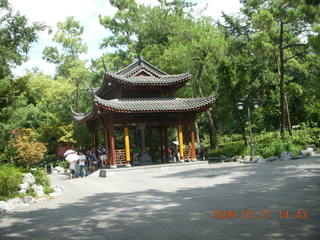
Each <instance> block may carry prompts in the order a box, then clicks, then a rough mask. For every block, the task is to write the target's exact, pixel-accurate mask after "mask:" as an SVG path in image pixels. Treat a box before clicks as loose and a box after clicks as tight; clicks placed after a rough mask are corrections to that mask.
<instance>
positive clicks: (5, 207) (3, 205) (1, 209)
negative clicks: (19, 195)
mask: <svg viewBox="0 0 320 240" xmlns="http://www.w3.org/2000/svg"><path fill="white" fill-rule="evenodd" d="M9 210H10V206H9V204H8V203H7V202H5V201H0V213H5V212H8V211H9Z"/></svg>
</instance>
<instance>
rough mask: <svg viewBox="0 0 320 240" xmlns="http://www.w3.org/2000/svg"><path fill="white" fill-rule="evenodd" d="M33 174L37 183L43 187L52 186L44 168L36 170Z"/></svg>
mask: <svg viewBox="0 0 320 240" xmlns="http://www.w3.org/2000/svg"><path fill="white" fill-rule="evenodd" d="M32 174H33V176H34V178H35V180H36V184H38V185H42V186H43V187H50V178H49V177H48V175H47V174H46V173H45V172H44V170H42V169H37V170H36V171H34V172H33V173H32Z"/></svg>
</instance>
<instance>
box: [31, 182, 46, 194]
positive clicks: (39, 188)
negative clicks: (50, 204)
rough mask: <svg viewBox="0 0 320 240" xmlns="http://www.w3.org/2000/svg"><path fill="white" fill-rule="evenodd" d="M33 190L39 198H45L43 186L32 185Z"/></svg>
mask: <svg viewBox="0 0 320 240" xmlns="http://www.w3.org/2000/svg"><path fill="white" fill-rule="evenodd" d="M31 188H32V189H33V190H34V192H35V194H36V195H37V196H39V197H40V196H43V195H44V192H43V186H42V185H32V187H31Z"/></svg>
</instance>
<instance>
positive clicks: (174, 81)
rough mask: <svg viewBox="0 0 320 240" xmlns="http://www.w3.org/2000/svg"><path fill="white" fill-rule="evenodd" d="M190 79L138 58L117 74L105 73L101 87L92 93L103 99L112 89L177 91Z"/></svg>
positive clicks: (187, 74)
mask: <svg viewBox="0 0 320 240" xmlns="http://www.w3.org/2000/svg"><path fill="white" fill-rule="evenodd" d="M190 79H191V73H190V72H186V73H183V74H176V75H169V74H167V73H166V72H164V71H162V70H160V69H158V68H157V67H155V66H153V65H152V64H151V63H148V62H147V61H146V60H144V59H143V58H142V57H139V58H138V59H137V60H136V61H135V62H133V63H132V64H130V65H129V66H127V67H125V68H124V69H122V70H120V71H118V72H117V73H112V72H106V73H105V75H104V81H103V83H102V85H101V87H100V88H95V89H94V93H95V94H96V95H98V96H99V97H102V98H105V97H106V96H107V94H108V93H109V92H110V90H111V89H114V87H118V88H121V89H123V91H132V89H136V91H139V89H141V90H142V91H144V90H143V89H145V88H149V91H152V90H150V87H151V89H153V91H154V90H157V91H159V90H161V91H162V92H163V91H164V90H165V91H168V90H169V89H171V90H172V89H175V90H177V89H179V88H180V87H182V86H183V85H184V84H185V83H186V82H187V81H189V80H190Z"/></svg>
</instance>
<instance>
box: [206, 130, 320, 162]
mask: <svg viewBox="0 0 320 240" xmlns="http://www.w3.org/2000/svg"><path fill="white" fill-rule="evenodd" d="M218 139H219V148H218V149H217V150H212V149H209V150H208V156H221V155H224V156H226V157H232V156H236V155H242V156H243V155H249V154H250V149H249V148H248V147H245V146H244V145H243V141H241V135H239V134H233V135H224V136H219V137H218ZM234 140H237V141H234ZM248 140H249V138H248ZM310 144H315V145H316V146H320V128H304V129H298V130H293V131H292V136H289V134H288V133H286V138H285V140H284V141H282V139H281V136H280V132H279V131H274V132H262V133H260V134H255V135H254V152H255V155H260V156H262V157H270V156H280V154H281V152H292V153H293V154H295V155H297V154H300V150H301V149H303V148H306V147H307V146H309V145H310Z"/></svg>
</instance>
